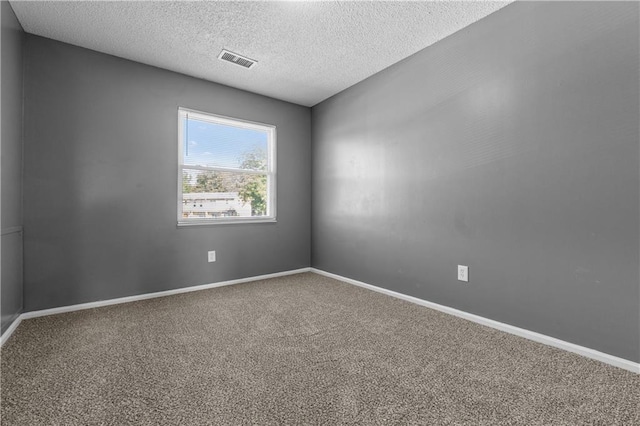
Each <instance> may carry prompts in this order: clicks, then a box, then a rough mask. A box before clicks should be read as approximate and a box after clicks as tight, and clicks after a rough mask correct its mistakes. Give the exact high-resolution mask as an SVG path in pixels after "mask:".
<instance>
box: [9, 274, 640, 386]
mask: <svg viewBox="0 0 640 426" xmlns="http://www.w3.org/2000/svg"><path fill="white" fill-rule="evenodd" d="M304 272H313V273H315V274H319V275H323V276H325V277H329V278H333V279H335V280H338V281H342V282H344V283H347V284H352V285H356V286H358V287H362V288H366V289H368V290H372V291H376V292H378V293H382V294H386V295H387V296H391V297H395V298H398V299H402V300H405V301H408V302H411V303H415V304H418V305H421V306H425V307H427V308H431V309H435V310H437V311H440V312H444V313H447V314H450V315H454V316H456V317H460V318H463V319H466V320H468V321H472V322H475V323H477V324H481V325H484V326H487V327H491V328H495V329H497V330H500V331H504V332H506V333H510V334H515V335H516V336H520V337H524V338H526V339H529V340H533V341H535V342H538V343H543V344H545V345H549V346H553V347H555V348H559V349H564V350H566V351H569V352H573V353H575V354H578V355H582V356H584V357H587V358H591V359H594V360H597V361H600V362H604V363H605V364H609V365H613V366H615V367H619V368H622V369H625V370H628V371H631V372H634V373H636V374H640V363H637V362H633V361H630V360H627V359H624V358H620V357H616V356H614V355H610V354H607V353H604V352H600V351H597V350H595V349H590V348H587V347H584V346H580V345H576V344H574V343H570V342H566V341H564V340H560V339H556V338H555V337H551V336H547V335H544V334H540V333H536V332H535V331H530V330H526V329H523V328H519V327H515V326H513V325H509V324H505V323H502V322H499V321H495V320H492V319H489V318H485V317H481V316H479V315H475V314H471V313H468V312H464V311H461V310H458V309H454V308H450V307H448V306H444V305H440V304H437V303H433V302H429V301H427V300H423V299H419V298H417V297H413V296H408V295H406V294H402V293H398V292H395V291H393V290H387V289H384V288H381V287H377V286H374V285H371V284H367V283H364V282H362V281H357V280H354V279H351V278H347V277H343V276H341V275H337V274H333V273H331V272H326V271H323V270H320V269H316V268H301V269H294V270H290V271H283V272H276V273H273V274H266V275H258V276H254V277H248V278H240V279H236V280H229V281H221V282H217V283H211V284H203V285H197V286H192V287H184V288H178V289H174V290H167V291H160V292H156V293H147V294H140V295H136V296H128V297H121V298H117V299H109V300H101V301H97V302H90V303H82V304H79V305H71V306H62V307H59V308H51V309H44V310H41V311H32V312H25V313H23V314H21V315H20V316H19V317H18V318H17V319H16V320H15V321H14V322H13V323H12V324H11V325H10V326H9V328H7V330H6V331H5V332H4V333H3V334H2V336H1V337H0V346H2V345H3V344H4V343H5V342H6V341H7V340H8V339H9V337H11V335H12V334H13V332H14V331H15V330H16V328H18V325H19V324H20V322H21V321H22V320H24V319H29V318H37V317H43V316H47V315H55V314H61V313H65V312H73V311H80V310H84V309H92V308H99V307H102V306H109V305H117V304H120V303H129V302H135V301H138V300H145V299H153V298H156V297H165V296H171V295H174V294H180V293H188V292H192V291H200V290H207V289H210V288H216V287H224V286H228V285H235V284H242V283H248V282H252V281H259V280H266V279H269V278H277V277H283V276H286V275H294V274H301V273H304Z"/></svg>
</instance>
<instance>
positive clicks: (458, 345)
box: [0, 273, 640, 426]
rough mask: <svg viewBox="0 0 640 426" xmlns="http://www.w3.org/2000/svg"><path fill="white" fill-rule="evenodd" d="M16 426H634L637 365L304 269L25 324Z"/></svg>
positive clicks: (10, 386)
mask: <svg viewBox="0 0 640 426" xmlns="http://www.w3.org/2000/svg"><path fill="white" fill-rule="evenodd" d="M1 355H2V357H1V361H2V371H1V372H2V375H1V378H2V383H1V384H2V386H1V392H2V399H1V401H0V402H1V406H2V412H1V413H2V424H3V425H4V424H6V425H28V426H34V425H66V426H72V425H98V424H100V425H126V424H136V425H160V424H161V425H205V424H207V425H213V424H215V425H240V424H255V425H282V424H289V425H303V424H304V425H311V424H317V425H336V424H360V425H376V424H385V425H388V424H394V425H400V424H401V425H406V424H412V425H463V424H465V425H474V426H477V425H507V424H508V425H527V426H531V425H638V424H640V410H638V407H639V406H640V376H638V375H636V374H633V373H631V372H629V371H625V370H622V369H618V368H615V367H612V366H609V365H606V364H602V363H600V362H597V361H593V360H590V359H587V358H583V357H581V356H578V355H575V354H572V353H569V352H565V351H562V350H559V349H556V348H552V347H549V346H545V345H542V344H539V343H536V342H532V341H530V340H526V339H523V338H521V337H517V336H514V335H511V334H506V333H503V332H501V331H498V330H495V329H491V328H487V327H483V326H481V325H479V324H475V323H472V322H469V321H465V320H463V319H461V318H458V317H454V316H450V315H447V314H444V313H442V312H438V311H434V310H431V309H428V308H425V307H422V306H418V305H415V304H411V303H409V302H405V301H402V300H399V299H395V298H392V297H389V296H385V295H382V294H380V293H376V292H373V291H370V290H365V289H362V288H359V287H355V286H352V285H349V284H345V283H342V282H339V281H335V280H332V279H330V278H326V277H323V276H320V275H316V274H312V273H306V274H299V275H292V276H288V277H282V278H276V279H271V280H264V281H256V282H253V283H247V284H239V285H235V286H229V287H222V288H217V289H212V290H203V291H197V292H193V293H184V294H180V295H175V296H169V297H161V298H157V299H150V300H144V301H139V302H133V303H127V304H122V305H114V306H108V307H103V308H97V309H90V310H85V311H78V312H72V313H67V314H60V315H54V316H50V317H42V318H35V319H30V320H25V321H23V322H22V323H21V324H20V326H19V327H18V328H17V330H16V332H15V333H14V334H13V335H12V336H11V338H10V339H9V340H8V342H7V343H6V344H5V345H4V346H3V347H2V351H1Z"/></svg>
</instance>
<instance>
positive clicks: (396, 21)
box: [11, 1, 508, 106]
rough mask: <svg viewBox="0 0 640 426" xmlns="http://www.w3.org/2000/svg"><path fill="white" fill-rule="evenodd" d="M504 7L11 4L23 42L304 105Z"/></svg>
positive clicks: (375, 3)
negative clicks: (243, 60)
mask: <svg viewBox="0 0 640 426" xmlns="http://www.w3.org/2000/svg"><path fill="white" fill-rule="evenodd" d="M507 4H508V2H483V1H468V2H426V1H425V2H401V1H392V2H379V1H367V2H310V1H302V2H164V1H160V2H150V1H118V2H102V1H71V2H58V1H45V2H33V1H11V5H12V6H13V9H14V10H15V13H16V15H17V16H18V19H19V20H20V23H21V24H22V26H23V28H24V29H25V31H27V32H29V33H32V34H36V35H40V36H43V37H48V38H52V39H55V40H60V41H63V42H66V43H70V44H74V45H77V46H82V47H86V48H89V49H93V50H97V51H99V52H104V53H108V54H111V55H115V56H119V57H122V58H126V59H131V60H134V61H137V62H142V63H145V64H149V65H154V66H157V67H161V68H165V69H168V70H172V71H177V72H180V73H184V74H187V75H191V76H195V77H199V78H203V79H206V80H210V81H214V82H217V83H222V84H226V85H229V86H232V87H237V88H240V89H245V90H249V91H251V92H255V93H260V94H263V95H267V96H271V97H274V98H278V99H283V100H286V101H290V102H294V103H297V104H301V105H306V106H312V105H315V104H317V103H318V102H320V101H322V100H324V99H326V98H328V97H330V96H332V95H334V94H336V93H338V92H340V91H342V90H344V89H346V88H347V87H349V86H352V85H353V84H355V83H357V82H359V81H361V80H363V79H365V78H367V77H369V76H370V75H372V74H375V73H376V72H378V71H380V70H382V69H384V68H386V67H388V66H390V65H392V64H394V63H396V62H398V61H400V60H402V59H404V58H406V57H407V56H410V55H411V54H413V53H415V52H417V51H419V50H421V49H423V48H425V47H427V46H429V45H431V44H433V43H435V42H436V41H438V40H441V39H443V38H444V37H446V36H448V35H450V34H452V33H454V32H456V31H458V30H460V29H462V28H464V27H465V26H467V25H469V24H472V23H473V22H475V21H477V20H479V19H481V18H483V17H484V16H486V15H488V14H490V13H492V12H494V11H496V10H498V9H500V8H501V7H503V6H505V5H507ZM222 48H226V49H228V50H231V51H233V52H236V53H239V54H241V55H244V56H247V57H249V58H251V59H255V60H257V61H258V64H257V65H256V66H255V67H253V68H252V69H249V70H248V69H244V68H241V67H239V66H237V65H234V64H230V63H226V62H222V61H220V60H219V59H217V56H218V54H219V53H220V50H221V49H222Z"/></svg>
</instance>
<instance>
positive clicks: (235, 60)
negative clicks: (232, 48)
mask: <svg viewBox="0 0 640 426" xmlns="http://www.w3.org/2000/svg"><path fill="white" fill-rule="evenodd" d="M218 59H221V60H223V61H227V62H231V63H232V64H236V65H240V66H241V67H245V68H251V67H252V66H254V65H255V64H256V63H257V62H258V61H254V60H253V59H249V58H247V57H246V56H242V55H238V54H237V53H233V52H229V51H228V50H226V49H222V52H220V54H219V55H218Z"/></svg>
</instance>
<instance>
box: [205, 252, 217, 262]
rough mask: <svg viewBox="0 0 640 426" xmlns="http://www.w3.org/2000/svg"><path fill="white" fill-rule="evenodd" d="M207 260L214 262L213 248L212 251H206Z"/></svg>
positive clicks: (214, 253)
mask: <svg viewBox="0 0 640 426" xmlns="http://www.w3.org/2000/svg"><path fill="white" fill-rule="evenodd" d="M207 260H208V261H209V262H215V261H216V252H215V250H214V251H210V252H209V253H208V256H207Z"/></svg>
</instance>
